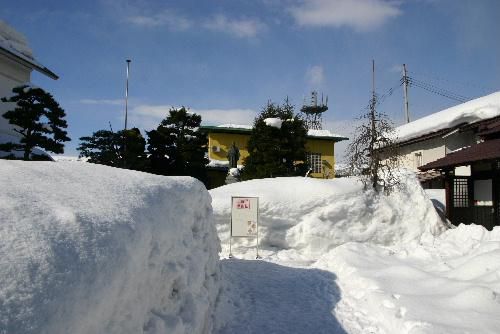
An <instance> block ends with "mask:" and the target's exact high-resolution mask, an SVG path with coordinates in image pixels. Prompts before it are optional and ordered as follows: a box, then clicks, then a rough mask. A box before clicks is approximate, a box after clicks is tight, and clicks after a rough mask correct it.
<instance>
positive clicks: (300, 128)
mask: <svg viewBox="0 0 500 334" xmlns="http://www.w3.org/2000/svg"><path fill="white" fill-rule="evenodd" d="M267 118H279V119H281V121H282V123H281V127H280V128H277V127H273V126H269V125H267V124H266V121H265V120H266V119H267ZM306 136H307V129H306V127H305V123H304V121H303V120H302V119H301V118H300V117H299V116H298V115H295V114H294V107H293V106H292V105H291V104H290V103H289V102H288V99H287V100H285V102H284V103H283V104H282V105H277V104H274V103H272V102H269V103H268V104H267V105H266V106H265V107H264V108H263V110H262V111H261V113H260V114H259V115H258V116H257V117H256V118H255V121H254V125H253V128H252V133H251V135H250V138H249V140H248V153H249V156H248V157H247V158H246V159H245V162H244V164H245V168H244V170H243V174H242V178H243V179H244V180H249V179H254V178H265V177H276V176H292V175H301V174H302V175H303V174H305V170H306V169H307V166H306V164H305V161H306V151H305V144H306Z"/></svg>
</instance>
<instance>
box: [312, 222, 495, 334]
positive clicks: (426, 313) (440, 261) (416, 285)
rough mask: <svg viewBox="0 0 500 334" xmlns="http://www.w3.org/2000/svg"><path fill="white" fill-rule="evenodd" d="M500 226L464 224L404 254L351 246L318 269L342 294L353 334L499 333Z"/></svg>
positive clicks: (341, 307)
mask: <svg viewBox="0 0 500 334" xmlns="http://www.w3.org/2000/svg"><path fill="white" fill-rule="evenodd" d="M499 257H500V227H496V228H495V229H494V230H493V231H492V232H488V231H487V230H486V229H484V228H483V227H482V226H477V225H469V226H466V225H460V226H459V227H458V228H456V229H451V230H448V231H446V232H444V233H443V234H442V235H440V236H438V237H436V238H429V239H428V240H422V244H418V243H410V244H408V245H406V246H405V247H404V248H403V249H401V250H399V251H393V250H390V249H387V248H383V247H378V246H375V245H370V244H360V243H349V244H345V245H342V246H340V247H338V248H336V249H334V250H333V251H331V252H330V253H328V254H326V255H324V256H323V257H322V258H321V259H320V260H319V261H318V262H317V263H316V264H315V265H314V267H316V268H321V269H324V270H328V271H331V272H334V273H335V274H336V275H337V277H338V279H337V282H338V284H339V285H340V288H341V290H342V299H341V300H340V302H339V303H338V304H337V305H336V308H335V312H334V313H335V315H336V317H337V318H338V319H342V325H343V327H344V328H345V329H346V330H347V331H348V332H349V333H367V332H370V333H398V334H400V333H401V334H404V333H429V334H431V333H497V332H498V329H499V328H500V318H499V317H498V315H499V314H500V262H499V261H498V259H499Z"/></svg>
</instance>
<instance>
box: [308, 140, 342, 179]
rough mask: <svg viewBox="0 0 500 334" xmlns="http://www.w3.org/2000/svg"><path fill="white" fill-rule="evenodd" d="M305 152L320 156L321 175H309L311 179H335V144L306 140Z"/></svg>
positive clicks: (328, 141) (326, 141)
mask: <svg viewBox="0 0 500 334" xmlns="http://www.w3.org/2000/svg"><path fill="white" fill-rule="evenodd" d="M306 151H307V152H309V153H319V154H321V161H322V164H321V173H311V175H312V176H313V177H316V178H322V179H332V178H334V177H335V168H334V166H335V155H334V153H335V142H333V141H330V140H324V139H307V141H306Z"/></svg>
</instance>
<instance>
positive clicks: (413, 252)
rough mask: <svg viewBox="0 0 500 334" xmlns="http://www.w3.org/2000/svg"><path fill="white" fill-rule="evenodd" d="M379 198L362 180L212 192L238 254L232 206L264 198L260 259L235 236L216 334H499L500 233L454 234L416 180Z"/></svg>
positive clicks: (222, 229)
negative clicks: (235, 200) (234, 199)
mask: <svg viewBox="0 0 500 334" xmlns="http://www.w3.org/2000/svg"><path fill="white" fill-rule="evenodd" d="M406 184H407V187H406V189H404V190H402V191H401V192H397V193H394V194H392V195H391V196H390V197H388V198H386V197H382V198H380V199H375V197H374V196H373V194H372V193H370V192H368V193H365V192H363V190H362V187H361V185H360V184H358V183H357V182H355V179H336V180H314V179H305V178H281V179H280V178H277V179H266V180H254V181H248V182H241V183H238V184H232V185H228V186H224V187H221V188H217V189H213V190H211V191H210V194H211V195H212V197H213V207H214V214H215V217H216V222H217V229H218V231H219V236H220V238H221V241H222V253H221V255H222V256H223V257H227V255H228V242H229V239H228V237H229V230H228V228H229V210H230V197H231V196H259V197H260V217H261V221H260V222H261V227H260V231H262V233H261V243H260V247H261V252H260V253H261V255H262V256H263V258H264V259H263V260H250V259H252V258H255V247H254V245H255V240H254V239H251V240H249V241H245V240H241V239H238V238H233V249H232V253H233V255H234V256H235V257H236V258H239V259H234V258H233V259H224V260H223V261H222V277H223V283H222V286H223V293H222V295H221V297H220V298H219V303H218V308H217V314H216V319H217V321H216V332H217V333H237V332H244V333H355V334H358V333H359V334H361V333H363V334H364V333H393V334H400V333H413V334H416V333H429V334H431V333H432V334H434V333H498V329H499V328H500V317H498V314H500V261H498V258H499V256H500V228H496V229H494V230H493V231H492V232H488V231H487V230H485V229H484V228H482V227H480V226H460V227H458V228H454V229H450V230H446V227H445V226H444V223H443V222H442V221H441V219H440V218H439V217H438V215H437V214H436V212H435V209H434V207H433V205H432V202H431V201H430V199H429V197H428V196H427V195H426V193H425V192H424V190H423V189H422V188H421V187H420V186H419V185H418V183H417V181H416V179H415V178H414V177H408V178H407V180H406Z"/></svg>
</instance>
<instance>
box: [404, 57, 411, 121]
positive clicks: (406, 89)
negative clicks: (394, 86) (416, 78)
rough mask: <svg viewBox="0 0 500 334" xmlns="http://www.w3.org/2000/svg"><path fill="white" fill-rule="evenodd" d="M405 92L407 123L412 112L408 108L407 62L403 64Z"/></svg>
mask: <svg viewBox="0 0 500 334" xmlns="http://www.w3.org/2000/svg"><path fill="white" fill-rule="evenodd" d="M403 94H404V104H405V116H406V123H410V112H409V110H408V74H407V72H406V64H403Z"/></svg>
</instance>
